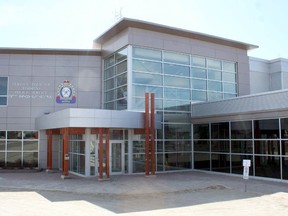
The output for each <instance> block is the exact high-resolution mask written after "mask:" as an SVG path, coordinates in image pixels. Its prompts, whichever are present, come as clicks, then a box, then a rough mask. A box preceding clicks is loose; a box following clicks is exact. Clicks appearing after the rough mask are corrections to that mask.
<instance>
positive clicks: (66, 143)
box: [62, 128, 69, 178]
mask: <svg viewBox="0 0 288 216" xmlns="http://www.w3.org/2000/svg"><path fill="white" fill-rule="evenodd" d="M62 136H63V143H62V151H63V163H62V178H65V177H68V175H69V128H62Z"/></svg>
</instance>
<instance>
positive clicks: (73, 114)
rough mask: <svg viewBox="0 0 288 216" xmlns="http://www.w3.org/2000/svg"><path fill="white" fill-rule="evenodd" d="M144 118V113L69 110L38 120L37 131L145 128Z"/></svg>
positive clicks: (47, 115)
mask: <svg viewBox="0 0 288 216" xmlns="http://www.w3.org/2000/svg"><path fill="white" fill-rule="evenodd" d="M144 116H145V114H144V113H142V112H132V111H118V110H102V109H79V108H68V109H64V110H61V111H57V112H54V113H49V114H46V115H44V116H41V117H39V118H37V119H36V129H37V130H46V129H55V128H68V127H75V128H80V127H82V128H83V127H85V128H127V129H129V128H131V129H132V128H144V118H145V117H144Z"/></svg>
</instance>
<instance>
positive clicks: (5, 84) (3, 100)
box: [0, 77, 8, 106]
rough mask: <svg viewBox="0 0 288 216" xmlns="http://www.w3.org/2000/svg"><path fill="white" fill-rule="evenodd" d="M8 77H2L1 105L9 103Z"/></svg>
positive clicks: (0, 86) (0, 81) (0, 80)
mask: <svg viewBox="0 0 288 216" xmlns="http://www.w3.org/2000/svg"><path fill="white" fill-rule="evenodd" d="M7 94H8V77H0V106H4V105H7Z"/></svg>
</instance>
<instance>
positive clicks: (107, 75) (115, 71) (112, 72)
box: [104, 48, 127, 110]
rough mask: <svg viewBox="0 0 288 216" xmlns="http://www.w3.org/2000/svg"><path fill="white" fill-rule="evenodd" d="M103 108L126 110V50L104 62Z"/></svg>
mask: <svg viewBox="0 0 288 216" xmlns="http://www.w3.org/2000/svg"><path fill="white" fill-rule="evenodd" d="M104 108H105V109H110V110H125V109H127V48H124V49H122V50H120V51H118V52H116V53H114V54H113V55H112V56H110V57H108V58H106V59H105V60H104Z"/></svg>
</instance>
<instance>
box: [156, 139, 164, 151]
mask: <svg viewBox="0 0 288 216" xmlns="http://www.w3.org/2000/svg"><path fill="white" fill-rule="evenodd" d="M156 145H157V152H163V141H157V142H156Z"/></svg>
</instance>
